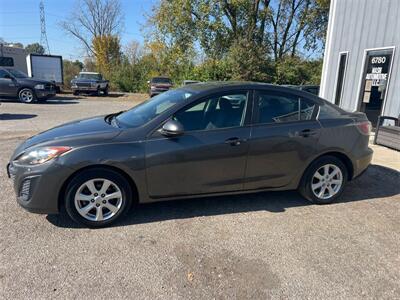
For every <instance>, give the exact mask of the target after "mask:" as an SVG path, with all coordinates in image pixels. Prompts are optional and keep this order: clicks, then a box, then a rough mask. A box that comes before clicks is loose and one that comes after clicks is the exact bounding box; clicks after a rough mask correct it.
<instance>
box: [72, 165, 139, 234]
mask: <svg viewBox="0 0 400 300" xmlns="http://www.w3.org/2000/svg"><path fill="white" fill-rule="evenodd" d="M131 204H132V191H131V188H130V185H129V182H128V181H127V180H126V179H125V178H124V177H123V176H122V175H121V174H119V173H117V172H115V171H113V170H108V169H102V168H96V169H90V170H87V171H83V172H81V173H79V174H78V175H76V176H75V177H74V178H73V179H72V181H71V182H70V183H69V184H68V186H67V189H66V197H65V207H66V210H67V213H68V214H69V216H70V217H71V218H72V219H73V220H74V221H76V222H78V223H81V224H84V225H86V226H88V227H104V226H107V225H110V224H111V223H113V222H115V221H116V220H117V219H119V218H120V217H121V216H123V215H125V213H126V212H127V211H128V210H129V208H130V206H131Z"/></svg>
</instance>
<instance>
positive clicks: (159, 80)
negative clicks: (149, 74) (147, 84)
mask: <svg viewBox="0 0 400 300" xmlns="http://www.w3.org/2000/svg"><path fill="white" fill-rule="evenodd" d="M151 83H164V84H172V81H171V79H169V78H164V77H155V78H152V79H151Z"/></svg>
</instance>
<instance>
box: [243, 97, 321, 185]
mask: <svg viewBox="0 0 400 300" xmlns="http://www.w3.org/2000/svg"><path fill="white" fill-rule="evenodd" d="M317 110H318V105H317V104H316V103H315V102H314V101H313V100H311V99H308V98H305V97H301V96H297V95H296V94H292V93H290V92H277V91H273V90H259V91H256V92H255V95H254V117H253V123H254V125H253V128H252V132H251V139H250V141H249V147H250V148H249V155H248V161H247V168H246V183H245V185H244V188H245V189H246V190H251V189H261V188H277V187H284V186H286V185H288V184H289V183H290V182H291V180H292V179H293V178H294V176H295V174H297V172H299V170H301V169H302V168H303V167H304V164H305V162H306V161H307V160H308V159H309V158H310V157H311V156H313V155H314V153H315V152H316V150H315V147H316V143H317V141H318V138H319V135H320V128H321V126H320V124H319V122H318V121H317V120H316V114H317Z"/></svg>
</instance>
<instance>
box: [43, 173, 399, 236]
mask: <svg viewBox="0 0 400 300" xmlns="http://www.w3.org/2000/svg"><path fill="white" fill-rule="evenodd" d="M399 182H400V172H398V171H396V170H394V169H390V168H386V167H383V166H380V165H371V166H370V167H369V168H368V170H367V171H366V172H365V173H364V174H363V175H361V176H360V177H359V178H357V179H355V180H354V181H351V182H350V183H349V184H348V186H347V188H346V190H345V192H344V193H343V195H342V197H341V198H340V200H338V201H336V202H335V203H336V204H337V203H348V202H355V201H363V200H379V199H380V198H386V197H391V196H394V195H398V194H399V193H400V185H399ZM308 205H313V204H312V203H310V202H309V201H307V200H305V199H304V198H302V197H301V196H300V194H299V193H298V192H296V191H284V192H260V193H252V194H243V195H234V196H219V197H207V198H198V199H186V200H174V201H166V202H157V203H149V204H141V205H138V206H136V207H135V209H134V212H133V211H132V212H130V213H129V214H128V215H127V216H126V217H124V218H123V219H122V220H121V221H118V222H116V223H115V224H113V225H112V227H118V226H128V225H134V224H143V223H152V222H160V221H167V220H176V219H189V218H194V217H200V216H201V217H204V216H215V215H224V214H236V213H244V212H252V211H269V212H272V213H283V212H285V211H286V209H288V208H294V207H301V206H308ZM47 220H48V221H49V222H50V223H52V224H53V225H55V226H57V227H65V228H83V226H81V225H79V224H76V223H74V222H73V221H72V220H71V219H70V218H69V217H68V215H67V214H66V212H65V210H64V209H62V211H61V213H60V214H58V215H48V216H47Z"/></svg>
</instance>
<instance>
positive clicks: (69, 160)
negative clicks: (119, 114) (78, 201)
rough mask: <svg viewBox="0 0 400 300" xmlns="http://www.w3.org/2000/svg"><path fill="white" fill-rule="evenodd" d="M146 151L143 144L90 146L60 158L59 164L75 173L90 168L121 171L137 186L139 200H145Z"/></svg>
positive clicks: (118, 143) (119, 143)
mask: <svg viewBox="0 0 400 300" xmlns="http://www.w3.org/2000/svg"><path fill="white" fill-rule="evenodd" d="M144 151H145V150H144V143H142V142H131V143H121V142H116V143H110V144H104V145H90V146H84V147H80V148H77V149H74V150H72V151H71V152H68V153H67V154H66V155H64V156H61V157H59V160H58V164H64V165H65V166H68V167H69V168H72V169H73V170H74V171H75V172H76V171H79V170H80V169H83V168H87V167H90V166H111V167H114V168H117V169H120V170H121V171H123V172H124V173H126V174H127V175H128V176H129V177H130V179H131V180H132V181H133V182H134V183H135V184H136V187H137V190H138V193H139V199H145V198H146V195H147V187H146V176H145V157H144Z"/></svg>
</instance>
